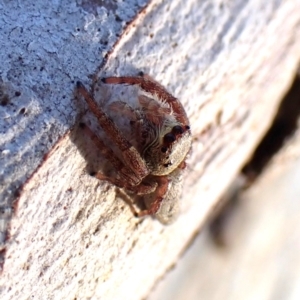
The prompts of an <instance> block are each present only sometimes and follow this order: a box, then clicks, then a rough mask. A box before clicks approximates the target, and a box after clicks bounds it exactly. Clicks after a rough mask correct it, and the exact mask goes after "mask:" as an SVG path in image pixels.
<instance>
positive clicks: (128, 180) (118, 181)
mask: <svg viewBox="0 0 300 300" xmlns="http://www.w3.org/2000/svg"><path fill="white" fill-rule="evenodd" d="M80 128H81V129H82V130H83V131H84V133H85V134H86V135H87V136H88V137H89V138H90V139H91V140H92V142H93V143H94V144H95V146H96V147H97V149H98V150H99V152H100V153H101V154H102V155H103V156H104V157H105V158H106V159H107V160H108V161H109V162H110V163H111V164H112V166H113V167H114V168H115V170H116V172H117V174H118V178H112V177H108V176H106V175H104V174H103V173H101V172H96V173H95V174H91V175H92V176H94V177H96V178H97V179H99V180H105V181H109V182H111V183H112V184H114V185H115V186H117V187H119V188H124V189H126V190H129V191H131V192H135V193H137V194H148V193H152V192H154V191H155V189H156V186H157V184H155V183H152V184H147V183H143V182H141V179H140V178H139V177H138V176H137V175H136V174H134V173H133V172H132V171H131V169H129V168H128V167H127V166H125V165H124V164H123V163H122V161H121V160H120V159H119V158H118V157H117V156H116V155H115V153H114V152H113V151H112V150H111V149H110V148H109V147H107V146H106V145H105V144H104V143H103V142H102V140H101V139H100V138H99V137H98V136H97V135H96V134H95V133H94V132H93V131H92V130H91V129H90V128H89V127H88V126H87V125H86V124H84V123H80Z"/></svg>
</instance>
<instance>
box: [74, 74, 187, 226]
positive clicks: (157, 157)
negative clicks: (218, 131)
mask: <svg viewBox="0 0 300 300" xmlns="http://www.w3.org/2000/svg"><path fill="white" fill-rule="evenodd" d="M101 81H102V82H103V83H105V84H126V85H136V86H137V87H138V89H139V94H138V103H139V107H138V108H133V107H131V106H130V105H129V104H128V103H126V102H123V101H116V102H113V103H112V104H111V105H110V109H111V110H114V111H118V112H120V113H121V114H122V115H125V116H126V117H128V120H129V126H130V130H131V135H132V137H133V138H134V140H135V143H134V144H135V146H133V143H132V142H129V140H130V139H126V138H125V137H124V134H123V133H122V131H121V130H120V129H119V128H118V127H117V126H116V125H115V123H114V122H113V120H112V119H111V118H110V117H109V116H108V115H107V114H106V113H105V112H104V111H103V110H102V109H101V108H100V107H99V106H98V105H97V103H96V101H95V100H94V97H93V95H92V94H91V93H90V92H89V91H88V90H87V89H86V88H85V87H84V85H83V84H82V83H81V82H80V81H78V82H77V90H78V92H79V94H80V95H81V96H83V98H84V99H85V101H86V103H87V105H88V107H89V109H90V110H91V112H92V113H93V114H94V115H95V117H96V118H97V121H98V123H99V125H100V126H101V127H102V129H103V130H104V132H105V134H106V135H107V136H108V138H109V139H110V140H111V141H112V142H113V143H114V145H115V147H116V148H117V149H118V150H119V151H117V152H119V155H117V154H116V153H115V152H116V151H113V150H112V149H111V148H110V147H107V146H106V145H105V144H104V143H103V141H102V140H101V139H100V138H99V137H98V136H97V135H96V134H95V133H94V132H93V131H92V130H91V129H90V128H89V127H88V126H87V125H86V124H84V123H81V124H80V127H81V128H82V129H83V130H84V133H85V135H87V136H88V137H89V138H90V139H91V140H92V141H93V143H94V144H95V146H96V147H97V149H98V150H99V152H100V153H101V154H102V155H103V156H104V157H105V158H106V159H107V160H108V161H109V162H110V163H111V164H112V166H113V167H114V169H115V170H116V172H117V176H115V177H109V176H106V175H104V174H103V173H101V172H96V173H94V174H91V175H93V176H95V177H96V178H97V179H99V180H106V181H108V182H110V183H112V184H114V185H115V186H117V187H119V188H122V189H125V190H127V191H129V192H132V193H135V194H137V195H143V200H144V203H145V206H146V209H144V210H141V211H139V212H136V211H135V210H134V213H135V215H136V216H138V217H143V216H146V215H155V217H156V218H157V219H158V220H159V221H160V222H161V223H163V224H169V223H171V222H173V220H175V218H176V217H177V215H178V211H179V208H178V207H179V206H178V200H179V198H180V195H181V188H182V172H183V170H184V169H185V167H186V163H185V160H186V157H187V154H188V153H189V151H190V149H191V144H192V137H191V130H190V124H189V120H188V118H187V115H186V112H185V110H184V108H183V106H182V104H181V103H180V102H179V100H178V99H176V98H175V97H173V96H172V95H171V94H170V93H168V92H167V91H166V89H165V88H164V87H163V86H161V85H160V84H159V83H158V82H156V81H155V80H154V79H152V78H151V77H150V76H148V75H144V74H143V73H139V75H138V76H134V77H129V76H125V77H106V78H102V79H101Z"/></svg>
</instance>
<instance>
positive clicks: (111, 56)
mask: <svg viewBox="0 0 300 300" xmlns="http://www.w3.org/2000/svg"><path fill="white" fill-rule="evenodd" d="M34 3H35V6H32V7H31V8H29V5H28V4H27V6H25V4H24V6H21V7H20V8H19V9H22V15H23V16H24V17H23V19H22V18H19V19H18V23H17V24H18V25H24V28H28V26H29V25H30V22H29V21H28V20H31V22H33V20H34V16H35V15H36V18H37V19H38V20H39V21H40V22H41V24H42V25H43V26H44V27H43V29H44V31H42V32H43V34H42V35H39V33H40V32H39V31H37V32H34V33H36V34H37V35H39V36H40V38H39V39H34V40H32V41H31V42H30V43H28V44H26V47H25V48H24V47H23V44H22V43H21V42H20V45H21V46H20V48H18V47H17V48H16V50H15V51H14V52H13V53H12V54H11V55H10V56H8V58H7V60H8V61H9V63H10V68H8V67H7V65H6V64H4V67H3V68H4V70H5V72H4V75H2V77H3V78H2V80H3V84H2V90H3V93H2V94H3V95H7V97H6V99H8V100H9V101H11V103H13V104H14V107H15V108H17V109H15V112H13V111H11V110H10V109H11V106H7V105H5V106H3V111H4V112H3V114H4V118H3V119H2V120H1V122H2V121H3V122H6V121H5V120H7V119H8V120H11V119H14V123H12V125H14V126H12V125H11V126H10V128H8V127H7V126H6V125H5V123H4V125H5V126H6V127H5V126H4V128H5V130H6V131H5V135H4V144H3V145H4V146H5V145H7V144H9V142H11V141H14V143H15V144H11V145H14V147H11V148H9V147H6V148H5V147H4V146H2V148H1V150H2V155H3V156H4V160H5V161H4V162H5V164H4V165H5V169H4V171H5V172H6V171H7V170H9V172H6V173H5V172H4V174H7V175H6V177H5V181H4V184H3V186H4V187H9V189H10V190H13V189H12V184H13V183H15V182H16V181H17V180H18V181H19V182H20V183H22V182H24V181H25V180H26V179H27V181H26V183H25V184H24V185H23V188H22V190H21V191H20V197H19V199H18V202H17V205H16V206H15V208H16V209H15V214H14V216H13V218H12V220H11V223H10V224H11V225H10V239H9V240H8V241H7V244H6V256H5V262H4V267H3V272H2V277H1V286H2V295H1V299H17V298H18V299H19V298H20V295H22V297H24V298H28V297H30V296H34V297H36V298H38V299H45V298H46V299H74V298H77V299H86V298H93V299H121V298H122V299H123V298H124V297H125V298H129V299H141V298H143V297H145V296H146V295H147V294H148V293H149V290H150V289H151V288H152V286H153V285H154V283H155V282H157V281H158V280H159V278H160V277H161V276H163V275H164V274H165V272H166V271H167V270H168V269H169V268H171V267H172V266H174V265H175V264H176V262H177V260H178V257H179V256H180V254H181V253H182V251H183V250H184V249H185V247H186V245H187V244H188V242H189V241H190V240H191V239H192V238H193V236H194V235H195V234H197V232H198V231H199V230H200V229H201V226H202V225H203V224H204V222H205V220H206V218H207V217H208V216H209V215H210V214H211V212H212V211H213V209H214V207H215V205H216V204H217V203H218V200H219V198H220V196H221V195H222V194H223V193H224V191H225V190H226V188H227V187H228V186H229V184H230V183H231V182H232V181H233V179H234V178H235V176H236V174H237V173H238V172H239V170H240V168H241V167H242V166H243V164H244V163H245V161H246V160H247V159H248V158H249V156H250V155H251V153H252V151H253V149H254V147H255V146H256V145H257V143H258V142H259V141H260V139H261V137H262V135H263V134H264V133H265V131H266V130H267V128H268V127H269V126H270V124H271V122H272V119H273V117H274V114H275V113H276V109H277V107H278V104H279V103H280V100H281V98H282V95H283V93H284V92H285V91H286V90H287V89H288V87H289V84H290V82H291V79H292V78H293V76H294V74H295V71H296V68H297V63H298V61H299V56H300V55H299V49H300V42H299V41H300V39H299V37H300V30H299V27H300V25H299V24H300V23H299V19H300V16H299V14H298V11H299V9H300V5H299V3H298V1H296V0H288V1H284V2H278V1H275V0H273V1H269V2H268V3H267V4H265V3H262V2H261V1H255V0H251V1H248V2H243V1H238V0H235V1H231V2H230V3H222V2H220V1H217V0H215V1H210V2H205V1H201V2H200V3H199V1H195V0H187V1H176V2H175V1H163V2H162V1H152V2H150V3H149V4H148V6H147V7H145V8H144V9H143V10H140V8H139V9H136V10H135V11H137V12H138V11H140V13H139V14H138V13H134V9H132V13H131V14H130V13H129V12H128V11H130V10H128V8H126V7H115V6H114V7H113V8H112V7H110V8H108V7H106V8H105V9H104V8H103V7H102V8H101V7H98V8H95V7H94V6H92V5H89V4H87V3H86V2H82V3H81V5H82V7H83V8H82V9H79V8H78V7H79V4H78V6H76V5H75V4H74V5H73V6H71V7H64V6H63V5H62V7H57V6H55V5H57V4H50V3H49V4H48V5H47V7H44V6H43V3H44V2H42V1H41V2H39V1H35V2H34ZM134 4H135V2H134V1H133V2H131V4H130V5H131V7H132V8H134V7H135V8H136V6H134ZM7 5H8V4H7ZM10 5H13V4H10ZM49 5H50V8H49ZM51 5H53V7H52V6H51ZM128 5H129V4H128ZM135 5H137V4H135ZM8 8H9V9H8ZM37 8H38V9H37ZM1 9H2V10H7V11H9V13H6V14H1V15H2V22H4V21H6V24H8V22H7V20H5V18H8V17H7V16H10V20H14V18H17V17H16V16H17V14H16V11H14V10H13V8H12V7H8V6H7V7H6V6H5V5H2V7H1ZM109 9H111V10H109ZM122 9H123V14H124V11H126V12H128V14H127V19H126V18H125V17H124V18H123V23H122V25H123V26H119V27H118V28H117V30H119V31H120V30H123V34H122V35H121V36H120V37H119V39H118V42H117V43H116V44H115V46H114V47H113V46H112V43H113V42H114V41H115V40H114V39H110V37H111V35H112V33H114V32H116V31H115V28H114V27H113V26H114V25H115V23H114V21H115V20H116V19H117V20H120V14H121V12H122ZM23 10H24V11H23ZM86 11H89V14H87V13H86ZM33 12H34V13H33ZM59 13H61V14H62V15H63V16H64V17H65V18H59V17H58V14H59ZM43 14H44V15H43ZM53 14H54V15H53ZM114 14H115V19H114V20H113V19H112V16H113V15H114ZM121 15H122V14H121ZM45 16H47V17H49V18H46V17H45ZM130 18H131V19H132V22H131V23H130V24H129V25H128V26H126V24H125V22H128V21H129V19H130ZM45 20H47V21H45ZM62 20H64V21H62ZM78 20H79V21H78ZM83 20H84V21H83ZM63 22H64V23H63ZM80 22H81V23H80ZM84 22H85V23H84ZM4 23H5V22H4ZM9 24H10V26H11V24H12V22H11V23H9ZM70 24H71V25H70ZM78 24H82V27H80V26H79V25H78ZM83 24H84V25H83ZM57 25H58V26H57ZM6 26H8V25H6ZM64 26H65V27H64ZM76 26H79V27H78V28H77V29H78V30H76V31H75V28H76ZM8 28H9V29H10V28H11V27H8ZM70 28H73V29H74V31H70ZM60 29H61V30H62V33H61V32H59V33H58V32H57V31H59V30H60ZM98 29H99V31H98ZM22 30H24V29H21V27H20V26H19V27H18V26H15V27H14V30H12V29H11V31H10V35H8V36H5V37H3V38H4V39H3V38H2V40H5V38H6V40H7V39H9V38H10V39H13V40H14V41H16V42H18V41H21V38H20V36H21V35H22ZM34 30H38V29H37V28H36V27H33V28H32V31H34ZM101 30H102V31H101ZM70 32H71V34H70ZM99 32H100V33H101V34H99ZM24 36H25V37H24ZM24 36H23V39H24V40H25V41H27V40H26V38H27V35H26V32H24ZM47 38H48V39H47ZM103 39H104V40H105V42H103ZM41 41H42V42H41ZM101 41H102V42H103V44H101V43H102V42H101ZM107 41H108V42H107ZM99 45H101V47H100V55H101V56H102V57H103V56H104V55H105V53H108V55H107V61H106V63H105V64H103V63H102V62H101V59H100V58H99ZM103 45H106V48H105V47H104V46H103ZM102 46H103V47H102ZM22 47H23V48H22ZM109 47H111V48H109ZM22 51H25V53H26V55H27V54H28V57H27V56H26V55H25V54H22V55H21V54H20V53H23V52H22ZM27 52H28V53H27ZM32 53H34V55H33V54H32ZM20 57H21V59H19V58H20ZM32 57H35V58H36V60H31V59H32ZM98 59H99V60H98ZM33 61H34V63H35V64H36V65H32V64H30V63H29V62H33ZM43 64H44V65H43ZM37 66H38V67H37ZM6 68H8V69H6ZM35 68H38V72H36V69H35ZM95 70H98V71H97V72H98V73H96V71H95ZM137 70H141V71H143V72H145V73H148V74H150V75H151V76H153V77H154V78H155V79H156V80H157V81H159V82H160V83H161V84H162V85H164V86H165V87H166V88H167V89H168V90H169V91H170V92H171V93H172V94H173V95H175V96H176V97H178V98H179V99H180V100H181V101H182V103H183V105H184V107H185V108H186V111H187V114H188V116H189V118H190V122H191V124H192V132H193V137H194V138H193V139H194V141H193V151H192V154H191V157H190V158H189V161H188V164H189V166H188V168H187V170H186V174H185V180H184V188H183V195H182V199H181V214H180V217H179V218H178V220H177V221H176V222H175V223H174V224H172V225H170V226H164V225H162V224H160V223H159V222H158V221H157V220H154V219H152V218H150V217H148V218H145V219H137V218H134V217H133V215H132V212H131V211H130V208H129V206H128V205H127V204H126V203H125V202H124V200H123V199H122V197H121V196H120V195H119V193H117V190H116V188H115V187H113V186H111V185H109V184H108V183H106V182H100V181H97V180H96V179H93V178H91V177H90V176H89V175H88V174H87V171H86V169H85V166H86V160H85V158H84V157H83V156H82V155H81V152H80V149H79V148H78V145H77V144H76V135H75V138H74V132H72V133H71V132H70V131H69V129H70V128H72V126H73V125H74V124H75V119H76V116H77V115H76V101H74V95H73V91H74V88H75V81H76V80H78V79H80V80H81V81H83V82H85V84H88V83H89V82H88V75H89V74H93V76H92V77H93V79H94V80H93V83H92V82H90V84H91V86H93V87H94V88H96V85H95V82H97V78H98V77H100V76H103V75H132V74H135V73H136V72H137ZM24 74H25V75H26V76H25V75H24ZM94 74H96V75H94ZM18 82H19V85H18ZM20 91H21V96H20V95H19V96H17V95H18V93H17V92H20ZM14 97H15V98H18V99H19V100H18V101H19V102H17V100H16V99H15V98H14ZM20 97H21V98H20ZM99 101H100V102H101V101H103V100H101V99H99ZM102 103H103V102H102ZM22 108H25V110H22ZM22 111H23V113H22ZM25 112H27V115H26V113H25ZM18 113H20V115H18ZM24 113H25V117H24V118H22V115H24ZM5 118H6V119H5ZM20 128H21V129H22V130H23V131H22V130H21V129H20ZM46 137H48V139H46ZM59 137H60V138H59ZM74 139H75V140H74ZM5 143H6V144H5ZM11 143H12V142H11ZM3 151H5V152H3ZM8 151H11V153H13V154H15V155H8V154H9V153H10V152H8ZM44 154H46V157H44V159H43V155H44ZM28 157H29V158H28ZM38 163H40V166H39V168H37V169H36V170H35V171H34V169H35V167H36V166H37V165H38ZM11 166H15V168H14V169H12V167H11ZM10 170H14V171H10ZM16 170H17V171H16ZM33 171H34V172H33ZM30 173H31V175H30ZM15 175H18V176H15ZM3 191H4V192H3V195H6V198H5V199H13V197H8V196H7V195H8V194H9V193H8V192H7V189H3ZM5 199H4V200H3V201H2V203H4V205H3V207H9V206H8V205H9V204H10V203H11V200H5ZM5 205H6V206H5ZM8 210H9V209H8ZM5 218H6V217H5ZM3 223H4V222H2V223H1V224H2V225H3ZM2 225H1V226H2ZM3 226H4V225H3ZM3 226H2V227H3ZM2 231H3V230H2Z"/></svg>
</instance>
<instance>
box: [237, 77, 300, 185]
mask: <svg viewBox="0 0 300 300" xmlns="http://www.w3.org/2000/svg"><path fill="white" fill-rule="evenodd" d="M299 117H300V76H299V74H297V76H296V77H295V79H294V82H293V83H292V85H291V88H290V89H289V91H288V92H287V94H286V95H285V97H284V98H283V100H282V102H281V104H280V106H279V108H278V112H277V114H276V116H275V118H274V121H273V124H272V126H271V127H270V129H269V130H268V132H267V133H266V134H265V136H264V138H263V139H262V141H261V142H260V144H259V145H258V147H257V148H256V150H255V151H254V153H253V155H252V157H251V158H250V160H249V162H248V163H247V164H246V165H245V166H244V168H243V169H242V174H244V175H246V177H247V178H249V179H250V180H253V179H255V178H257V176H259V175H260V174H261V172H262V171H263V169H264V167H265V166H266V165H267V164H268V162H269V161H270V159H271V158H272V157H273V156H274V155H275V154H276V153H277V152H278V151H279V150H280V149H281V148H282V146H283V145H284V143H285V141H286V140H287V139H288V138H290V137H291V136H292V135H293V133H294V132H295V130H296V129H297V122H298V119H299Z"/></svg>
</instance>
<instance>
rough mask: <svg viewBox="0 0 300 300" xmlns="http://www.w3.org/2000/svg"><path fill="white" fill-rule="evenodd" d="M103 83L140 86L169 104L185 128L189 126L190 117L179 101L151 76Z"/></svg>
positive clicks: (117, 79) (103, 80)
mask: <svg viewBox="0 0 300 300" xmlns="http://www.w3.org/2000/svg"><path fill="white" fill-rule="evenodd" d="M101 81H102V82H104V83H108V84H129V85H135V84H136V85H139V86H140V87H141V89H143V90H144V91H145V92H147V93H150V94H152V95H157V96H158V98H159V99H160V101H165V102H167V103H168V104H169V105H170V106H171V108H172V109H173V111H174V112H175V113H176V115H177V119H178V121H179V122H180V123H182V124H183V125H185V126H189V120H188V117H187V115H186V112H185V110H184V108H183V106H182V104H181V103H180V102H179V100H178V99H177V98H175V97H173V96H172V95H171V94H170V93H169V92H167V91H166V90H165V89H164V88H163V87H162V86H161V85H160V84H159V83H157V82H156V81H155V80H153V79H152V78H151V77H150V76H148V75H142V76H136V77H128V76H125V77H106V78H102V79H101Z"/></svg>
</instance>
